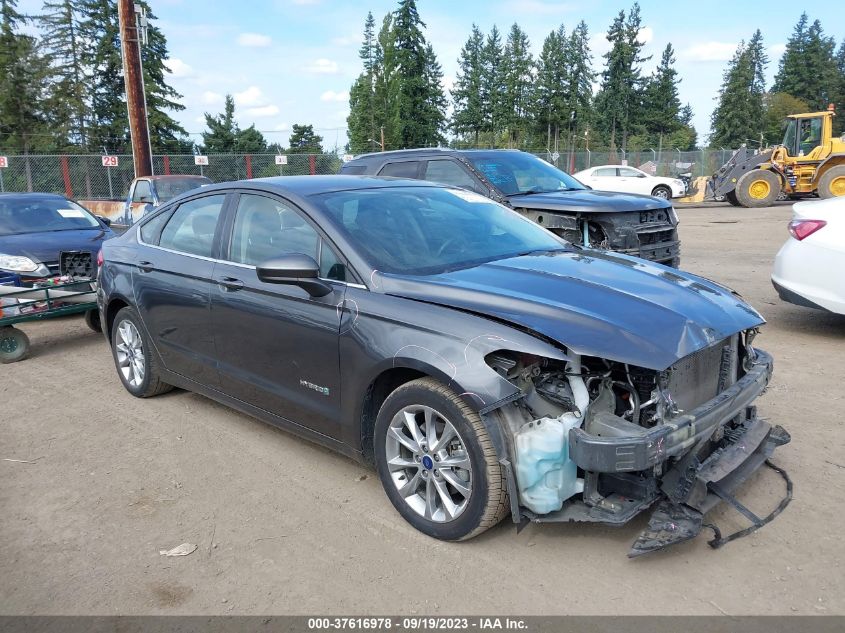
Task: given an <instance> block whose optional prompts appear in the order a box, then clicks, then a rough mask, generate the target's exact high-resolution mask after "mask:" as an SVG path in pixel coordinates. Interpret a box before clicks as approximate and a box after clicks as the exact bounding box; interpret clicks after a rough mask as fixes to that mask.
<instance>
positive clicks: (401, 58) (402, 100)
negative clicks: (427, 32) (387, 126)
mask: <svg viewBox="0 0 845 633" xmlns="http://www.w3.org/2000/svg"><path fill="white" fill-rule="evenodd" d="M423 28H425V23H424V22H423V21H422V20H421V19H420V16H419V13H418V11H417V3H416V0H400V1H399V7H398V8H397V9H396V11H395V12H394V14H393V44H394V55H395V61H394V63H395V71H396V77H395V85H394V86H393V87H394V90H395V104H393V107H392V112H391V115H392V116H391V119H392V130H390V142H391V146H392V147H398V148H404V147H427V146H432V145H437V144H439V143H440V142H441V141H442V140H443V136H442V132H441V130H442V128H443V124H444V121H445V115H444V113H443V101H444V99H443V88H442V87H441V79H442V71H441V70H440V66H439V64H437V63H436V58H435V56H434V51H433V49H432V48H431V47H430V46H428V44H427V42H426V39H425V36H424V35H423V32H422V29H423Z"/></svg>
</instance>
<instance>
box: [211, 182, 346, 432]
mask: <svg viewBox="0 0 845 633" xmlns="http://www.w3.org/2000/svg"><path fill="white" fill-rule="evenodd" d="M290 253H304V254H306V255H309V256H311V257H313V258H314V259H315V260H316V261H318V262H320V263H321V275H320V276H321V277H323V278H325V279H326V280H327V281H330V282H331V283H332V286H333V287H334V290H333V292H331V293H329V294H328V295H326V296H324V297H312V296H310V295H309V294H308V293H307V292H306V291H305V290H303V289H302V288H300V287H298V286H293V285H282V284H274V283H266V282H263V281H260V280H259V279H258V275H257V274H256V270H255V267H256V265H257V264H260V263H262V262H264V261H267V260H269V259H272V258H273V257H277V256H280V255H284V254H290ZM223 259H225V260H226V262H224V263H218V264H217V266H216V268H215V272H214V281H215V283H214V287H213V299H212V310H211V318H212V324H213V329H214V339H215V346H216V350H217V357H218V360H219V363H220V379H221V386H222V390H223V391H224V392H225V393H227V394H229V395H231V396H234V397H235V398H238V399H239V400H242V401H243V402H246V403H248V404H251V405H253V406H255V407H259V408H261V409H264V410H265V411H269V412H271V413H274V414H276V415H278V416H281V417H283V418H285V419H287V420H289V421H291V422H295V423H297V424H300V425H302V426H306V427H308V428H310V429H313V430H315V431H317V432H319V433H322V434H324V435H328V436H330V437H335V438H337V437H339V436H340V418H341V415H340V405H341V402H340V367H339V352H338V345H339V329H340V318H341V315H342V313H343V310H342V307H343V299H344V294H345V290H346V284H345V283H343V282H342V280H343V278H344V267H343V266H342V265H341V264H340V263H339V260H338V258H337V257H336V256H335V254H334V251H333V250H332V249H331V248H330V247H329V245H328V244H326V243H325V242H324V240H323V239H322V238H321V236H320V235H319V234H318V232H317V231H316V229H315V228H314V227H313V226H311V224H309V223H308V221H306V220H305V218H304V217H303V216H302V215H301V214H300V212H299V211H298V210H297V209H294V208H293V206H292V205H290V204H289V203H287V202H284V201H282V200H281V199H279V198H275V197H270V196H265V195H258V194H253V193H242V194H240V196H239V199H238V201H237V207H236V211H235V216H234V222H233V223H232V231H231V237H230V239H229V240H228V248H227V252H226V253H225V254H224V256H223Z"/></svg>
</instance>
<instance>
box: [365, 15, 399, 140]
mask: <svg viewBox="0 0 845 633" xmlns="http://www.w3.org/2000/svg"><path fill="white" fill-rule="evenodd" d="M373 75H374V82H373V112H374V114H375V123H376V126H375V127H378V130H375V129H374V130H373V131H374V132H377V135H376V136H371V137H370V138H371V139H372V140H373V141H378V142H379V143H381V139H382V138H384V139H385V143H384V149H396V148H397V147H398V146H396V145H393V144H392V139H393V137H394V118H393V112H394V110H395V109H396V98H397V89H396V82H397V72H396V46H395V38H394V33H393V14H392V13H388V14H387V15H386V16H384V19H383V20H382V23H381V29H379V34H378V46H376V50H375V63H374V65H373Z"/></svg>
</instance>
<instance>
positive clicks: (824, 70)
mask: <svg viewBox="0 0 845 633" xmlns="http://www.w3.org/2000/svg"><path fill="white" fill-rule="evenodd" d="M768 64H769V58H768V55H767V54H766V49H765V47H764V45H763V36H762V34H761V33H760V30H759V29H758V30H757V31H755V32H754V34H753V35H752V36H751V38H750V39H749V40H748V42H747V43H746V42H741V43H740V44H739V46H738V47H737V50H736V53H735V54H734V56H733V58H732V59H731V60H730V62H729V63H728V66H727V68H726V70H725V73H724V77H723V81H722V87H721V90H720V91H719V98H718V105H717V106H716V109H715V110H714V111H713V116H712V119H711V122H712V127H713V134H712V136H711V137H710V144H711V145H712V146H714V147H719V146H724V147H738V146H739V145H740V144H742V143H745V144H747V145H748V146H749V147H761V146H766V145H773V144H778V143H780V142H781V140H782V139H783V118H784V117H785V116H786V115H788V114H798V113H800V112H816V111H822V110H826V109H827V107H828V106H829V105H831V104H833V105H834V108H835V110H836V112H837V113H838V115H839V116H837V117H835V118H834V132H835V133H837V134H839V133H840V132H841V131H842V130H843V129H845V121H843V118H845V39H843V40H842V42H841V43H840V45H839V48H838V50H837V48H836V41H835V40H834V38H832V37H829V36H827V35H825V33H824V29H823V28H822V25H821V22H820V21H819V20H814V21H813V23H812V24H809V17H808V15H807V14H806V13H802V14H801V17H800V18H799V19H798V23H797V24H796V25H795V28H794V29H793V31H792V35H791V36H790V37H789V40H788V41H787V43H786V49H785V50H784V52H783V55H782V56H781V58H780V62H779V64H778V71H777V74H776V75H775V79H774V83H773V84H772V85H771V86H770V87H769V88H768V90H767V89H766V78H765V70H766V67H767V66H768Z"/></svg>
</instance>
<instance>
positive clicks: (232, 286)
mask: <svg viewBox="0 0 845 633" xmlns="http://www.w3.org/2000/svg"><path fill="white" fill-rule="evenodd" d="M217 284H218V285H219V286H220V287H221V288H223V289H225V290H229V291H232V292H234V291H235V290H240V289H241V288H243V287H244V282H242V281H241V280H240V279H235V278H234V277H221V278H220V279H218V280H217Z"/></svg>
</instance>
